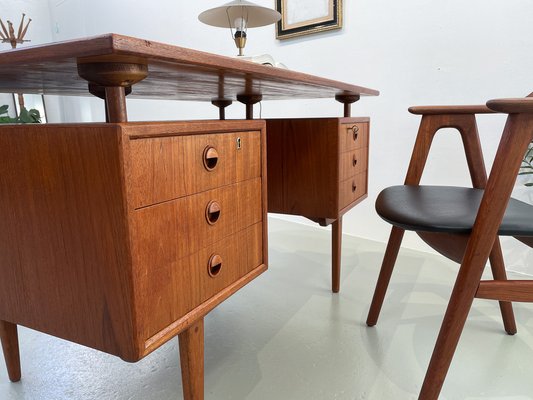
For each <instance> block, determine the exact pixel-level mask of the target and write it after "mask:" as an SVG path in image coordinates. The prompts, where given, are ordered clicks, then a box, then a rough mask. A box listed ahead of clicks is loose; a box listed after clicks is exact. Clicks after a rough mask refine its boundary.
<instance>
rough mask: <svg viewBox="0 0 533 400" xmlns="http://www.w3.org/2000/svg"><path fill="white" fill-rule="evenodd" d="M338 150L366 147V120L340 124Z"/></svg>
mask: <svg viewBox="0 0 533 400" xmlns="http://www.w3.org/2000/svg"><path fill="white" fill-rule="evenodd" d="M339 134H340V151H341V152H344V151H348V150H354V149H359V148H361V147H368V122H355V123H348V124H341V125H340V132H339Z"/></svg>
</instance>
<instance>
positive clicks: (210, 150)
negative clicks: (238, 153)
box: [203, 146, 218, 171]
mask: <svg viewBox="0 0 533 400" xmlns="http://www.w3.org/2000/svg"><path fill="white" fill-rule="evenodd" d="M203 161H204V167H205V169H206V170H208V171H212V170H214V169H215V167H216V166H217V163H218V151H217V149H215V148H214V147H213V146H207V147H206V148H205V149H204V156H203Z"/></svg>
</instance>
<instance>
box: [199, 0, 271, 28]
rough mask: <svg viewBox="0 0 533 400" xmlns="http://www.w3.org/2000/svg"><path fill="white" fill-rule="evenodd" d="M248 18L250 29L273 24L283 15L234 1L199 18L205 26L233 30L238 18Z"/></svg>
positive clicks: (244, 2) (251, 4) (269, 9)
mask: <svg viewBox="0 0 533 400" xmlns="http://www.w3.org/2000/svg"><path fill="white" fill-rule="evenodd" d="M240 17H244V18H246V21H247V23H246V26H247V27H248V28H256V27H258V26H265V25H270V24H273V23H274V22H277V21H279V20H280V19H281V14H280V13H279V12H277V11H276V10H273V9H271V8H268V7H262V6H259V5H257V4H255V3H252V2H250V1H246V0H234V1H230V2H229V3H226V4H224V5H223V6H220V7H215V8H211V9H210V10H206V11H204V12H203V13H201V14H200V15H199V16H198V19H199V20H200V21H201V22H203V23H204V24H207V25H211V26H218V27H220V28H233V23H234V21H235V20H236V19H237V18H240Z"/></svg>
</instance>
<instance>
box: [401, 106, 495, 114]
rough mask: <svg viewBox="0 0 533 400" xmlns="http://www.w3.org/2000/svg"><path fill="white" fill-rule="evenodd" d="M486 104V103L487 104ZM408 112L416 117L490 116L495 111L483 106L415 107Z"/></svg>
mask: <svg viewBox="0 0 533 400" xmlns="http://www.w3.org/2000/svg"><path fill="white" fill-rule="evenodd" d="M487 104H488V103H487ZM409 112H410V113H411V114H416V115H442V114H447V115H449V114H492V113H494V112H496V111H494V110H492V109H490V108H489V107H487V106H485V105H475V106H416V107H409Z"/></svg>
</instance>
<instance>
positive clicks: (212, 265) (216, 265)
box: [207, 254, 222, 278]
mask: <svg viewBox="0 0 533 400" xmlns="http://www.w3.org/2000/svg"><path fill="white" fill-rule="evenodd" d="M221 269H222V257H220V256H219V255H218V254H213V255H212V256H211V257H210V258H209V262H208V263H207V273H208V274H209V276H210V277H211V278H214V277H215V276H217V275H218V274H219V273H220V270H221Z"/></svg>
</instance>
